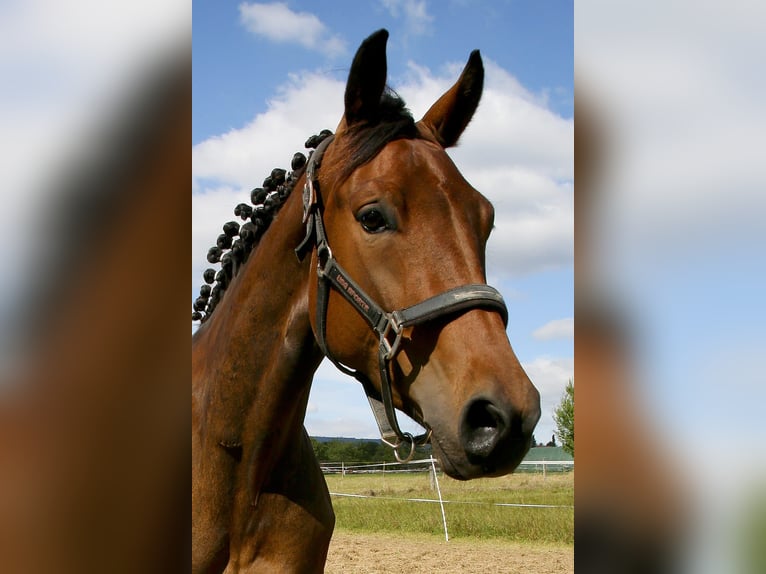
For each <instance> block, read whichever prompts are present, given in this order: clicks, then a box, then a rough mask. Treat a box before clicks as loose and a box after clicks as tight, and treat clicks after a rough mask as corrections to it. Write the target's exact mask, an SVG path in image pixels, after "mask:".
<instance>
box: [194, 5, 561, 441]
mask: <svg viewBox="0 0 766 574" xmlns="http://www.w3.org/2000/svg"><path fill="white" fill-rule="evenodd" d="M379 28H386V29H388V30H389V32H390V38H389V42H388V49H387V55H388V83H389V84H390V85H391V86H392V87H393V88H394V89H395V90H396V91H397V92H398V93H399V94H400V95H401V96H402V97H403V98H404V99H405V101H406V102H407V104H408V106H409V108H410V109H411V110H412V112H413V115H414V116H415V117H416V119H417V118H419V117H421V116H422V115H423V114H424V113H425V111H426V110H427V109H428V107H429V106H430V105H431V104H432V103H433V102H434V101H436V99H437V98H438V97H439V96H440V95H441V94H442V93H443V92H444V91H446V90H447V89H448V88H449V87H450V86H451V85H452V84H453V83H454V81H455V80H456V79H457V77H458V75H459V73H460V70H461V69H462V67H463V66H464V64H465V62H466V61H467V59H468V55H469V54H470V52H471V51H472V50H474V49H479V50H481V53H482V57H483V59H484V64H485V68H486V80H485V90H484V95H483V99H482V103H481V105H480V106H479V109H478V111H477V113H476V115H475V116H474V120H473V121H472V123H471V124H470V125H469V128H468V129H467V130H466V132H465V133H464V135H463V137H462V138H461V141H460V144H459V146H458V147H457V148H455V149H452V150H450V151H449V153H450V155H451V156H452V157H453V159H454V160H455V162H456V164H457V166H458V168H459V169H460V170H461V172H462V173H463V174H464V175H465V176H466V178H467V179H468V181H469V182H471V183H472V185H474V187H476V188H477V189H479V191H481V192H482V193H483V194H484V195H485V196H486V197H488V198H489V199H490V200H491V201H492V202H493V204H494V206H495V209H496V221H495V227H496V228H495V230H494V231H493V234H492V237H491V239H490V242H489V245H488V252H487V269H488V282H489V283H490V284H491V285H493V286H495V287H496V288H498V289H499V290H500V291H501V293H502V294H503V296H504V297H505V299H506V302H507V304H508V307H509V311H510V321H509V327H508V334H509V338H510V341H511V344H512V346H513V348H514V350H515V352H516V354H517V355H518V357H519V360H520V361H521V363H522V365H523V366H524V368H525V370H526V371H527V373H528V375H529V376H530V378H531V380H532V382H533V383H534V384H535V385H536V386H537V388H538V389H539V390H540V392H541V395H542V409H543V411H542V417H541V420H540V422H539V424H538V426H537V429H536V431H535V436H536V438H537V440H538V441H543V442H547V441H548V440H550V437H551V435H552V434H553V432H554V429H555V425H554V422H553V418H552V413H553V409H554V408H555V406H556V405H557V404H558V402H559V400H560V398H561V396H562V393H563V390H564V387H565V385H566V383H567V381H568V380H569V379H570V378H572V377H573V330H574V328H573V261H572V256H573V197H572V193H573V178H574V175H573V130H574V125H573V118H572V114H573V104H574V95H573V8H572V3H571V2H497V1H487V2H467V1H450V2H440V3H436V2H427V1H425V0H420V1H402V0H368V1H362V2H360V1H359V0H354V1H336V2H332V3H326V4H321V5H319V4H317V3H312V2H298V1H291V2H275V3H271V2H265V3H256V2H253V3H247V2H203V1H199V2H194V4H193V35H192V50H193V126H192V127H193V147H192V171H193V174H192V175H193V189H192V209H193V223H192V226H193V245H192V298H194V297H196V294H197V292H198V290H199V286H200V284H201V282H202V280H201V275H202V271H203V270H204V269H205V268H206V267H208V266H209V264H208V263H207V262H206V259H205V254H206V252H207V249H208V247H209V246H210V245H212V244H213V243H214V241H215V238H216V237H217V235H218V234H219V233H220V231H219V228H220V226H221V225H222V224H223V223H224V222H225V221H227V220H230V219H232V218H233V213H232V210H233V208H234V206H235V205H236V204H237V203H239V202H241V201H246V200H247V198H248V197H249V190H250V189H252V188H253V187H256V186H257V185H258V184H259V183H260V181H262V179H263V178H264V177H265V176H266V175H267V174H268V173H269V172H270V171H271V169H272V168H273V167H275V166H280V167H289V165H288V164H289V160H290V158H291V157H292V154H293V153H294V152H296V151H300V150H302V146H303V142H304V141H305V139H306V138H307V137H308V136H309V135H311V134H313V133H317V132H319V131H320V130H321V129H324V128H329V129H331V130H334V129H335V127H336V126H337V123H338V121H339V120H340V118H341V115H342V112H343V105H342V102H343V90H344V87H345V80H346V77H347V74H348V69H349V66H350V62H351V59H352V58H353V55H354V53H355V51H356V49H357V47H358V46H359V44H360V42H361V41H362V40H363V39H364V38H365V37H367V36H368V35H369V34H370V33H372V32H374V31H375V30H377V29H379ZM403 427H404V428H405V430H406V429H411V430H416V428H417V427H416V426H414V423H411V422H407V421H405V422H404V423H403ZM306 428H307V430H308V432H309V434H310V435H313V436H349V437H360V438H374V437H376V436H378V431H377V427H376V425H375V421H374V419H373V417H372V414H371V412H370V410H369V406H368V404H367V401H366V398H365V396H364V393H363V391H362V389H361V387H360V386H359V384H358V383H357V382H355V381H354V380H353V379H350V378H349V377H346V376H344V375H342V374H341V373H339V372H338V371H337V370H336V369H335V368H334V367H333V366H332V365H331V364H329V363H328V362H327V361H324V362H323V363H322V365H321V366H320V368H319V370H318V371H317V374H316V376H315V379H314V383H313V386H312V391H311V395H310V398H309V406H308V413H307V416H306Z"/></svg>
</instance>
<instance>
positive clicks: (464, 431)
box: [460, 399, 509, 459]
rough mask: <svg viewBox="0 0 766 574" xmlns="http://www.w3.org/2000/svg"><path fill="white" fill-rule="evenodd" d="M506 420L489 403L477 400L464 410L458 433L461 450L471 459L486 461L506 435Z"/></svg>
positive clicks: (503, 415) (500, 412)
mask: <svg viewBox="0 0 766 574" xmlns="http://www.w3.org/2000/svg"><path fill="white" fill-rule="evenodd" d="M508 430H509V424H508V418H507V415H505V413H503V411H501V410H500V409H499V408H497V407H496V406H495V405H494V404H492V402H491V401H488V400H485V399H477V400H474V401H472V402H471V403H470V404H469V405H468V407H467V408H466V410H465V414H464V415H463V421H462V423H461V427H460V433H461V435H462V439H463V448H464V449H465V451H466V454H468V456H469V457H472V458H482V459H486V458H487V457H489V456H490V455H491V454H492V452H493V451H494V449H495V447H496V446H497V444H498V442H499V441H500V440H501V439H502V438H503V437H504V436H505V435H506V434H507V433H508Z"/></svg>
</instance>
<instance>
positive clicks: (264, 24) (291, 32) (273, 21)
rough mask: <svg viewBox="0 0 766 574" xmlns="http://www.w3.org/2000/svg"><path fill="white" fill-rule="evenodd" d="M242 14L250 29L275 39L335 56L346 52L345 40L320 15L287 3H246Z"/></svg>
mask: <svg viewBox="0 0 766 574" xmlns="http://www.w3.org/2000/svg"><path fill="white" fill-rule="evenodd" d="M239 17H240V22H241V23H242V24H243V25H244V26H245V28H247V29H248V30H249V31H250V32H252V33H253V34H255V35H257V36H263V37H264V38H267V39H269V40H271V41H273V42H278V43H286V44H299V45H301V46H303V47H304V48H307V49H309V50H314V51H317V52H321V53H323V54H325V55H327V56H331V57H333V56H339V55H341V54H344V53H345V52H346V43H345V42H344V41H343V39H342V38H341V37H340V36H338V35H336V34H332V33H331V32H330V31H329V30H328V28H327V26H326V25H325V24H324V23H323V22H322V21H321V20H320V19H319V18H318V17H317V16H315V15H314V14H311V13H309V12H293V11H292V10H290V8H289V7H288V6H287V4H285V3H284V2H273V3H271V4H258V3H252V4H247V3H244V2H243V3H242V4H240V5H239Z"/></svg>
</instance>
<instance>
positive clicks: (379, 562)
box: [325, 531, 574, 574]
mask: <svg viewBox="0 0 766 574" xmlns="http://www.w3.org/2000/svg"><path fill="white" fill-rule="evenodd" d="M325 572H326V573H327V574H340V573H344V574H345V573H348V572H351V573H359V574H362V573H364V574H389V573H392V574H393V573H395V574H417V573H420V572H428V573H433V572H439V573H442V572H444V573H450V572H454V573H460V574H490V573H492V574H495V573H500V572H502V573H514V572H519V573H524V574H552V573H555V574H558V573H573V572H574V549H573V548H572V547H571V546H547V545H533V544H520V543H512V542H496V541H474V540H460V539H457V540H450V541H449V542H445V541H444V540H443V539H439V538H436V537H432V536H412V535H407V536H401V537H392V536H390V535H382V534H358V533H349V532H338V531H336V532H335V534H334V535H333V539H332V543H331V544H330V552H329V555H328V557H327V566H326V568H325Z"/></svg>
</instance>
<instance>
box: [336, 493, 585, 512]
mask: <svg viewBox="0 0 766 574" xmlns="http://www.w3.org/2000/svg"><path fill="white" fill-rule="evenodd" d="M330 495H331V496H345V497H347V498H377V499H379V500H399V501H402V502H435V503H444V504H483V505H486V506H512V507H518V508H574V506H573V505H571V504H569V505H567V504H524V503H520V502H482V501H480V500H442V501H439V500H437V499H434V498H397V497H395V496H370V495H368V494H346V493H345V492H331V493H330Z"/></svg>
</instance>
